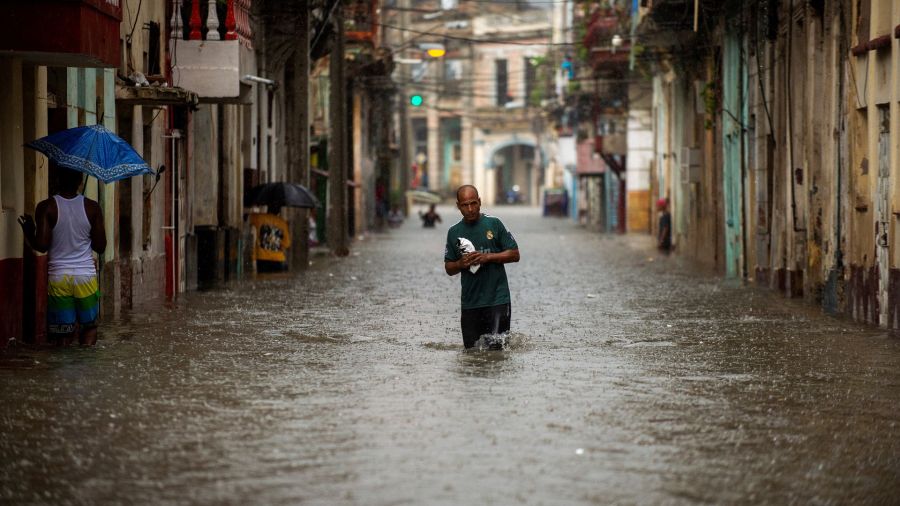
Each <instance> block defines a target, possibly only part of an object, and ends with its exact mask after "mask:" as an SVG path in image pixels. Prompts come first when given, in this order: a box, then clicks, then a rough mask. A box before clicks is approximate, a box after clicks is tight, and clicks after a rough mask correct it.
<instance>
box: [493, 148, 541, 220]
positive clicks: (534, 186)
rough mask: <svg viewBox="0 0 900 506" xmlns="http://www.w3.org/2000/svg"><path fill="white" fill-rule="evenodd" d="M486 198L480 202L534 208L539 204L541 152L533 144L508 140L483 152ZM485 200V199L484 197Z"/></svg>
mask: <svg viewBox="0 0 900 506" xmlns="http://www.w3.org/2000/svg"><path fill="white" fill-rule="evenodd" d="M485 152H486V154H487V156H486V158H485V168H486V170H485V189H484V193H485V195H483V196H482V200H486V201H487V202H490V203H498V204H504V203H508V204H513V203H519V204H526V205H537V204H538V203H539V201H540V196H539V194H538V192H539V186H540V181H539V180H538V178H539V177H540V172H541V171H540V160H543V156H541V157H540V158H537V159H536V154H537V155H540V154H541V151H540V148H539V147H538V146H536V145H535V143H534V141H530V140H525V139H517V138H515V137H514V138H512V139H507V140H505V141H502V142H498V143H495V144H493V145H491V146H490V147H489V148H488V149H487V150H485ZM485 197H486V198H485Z"/></svg>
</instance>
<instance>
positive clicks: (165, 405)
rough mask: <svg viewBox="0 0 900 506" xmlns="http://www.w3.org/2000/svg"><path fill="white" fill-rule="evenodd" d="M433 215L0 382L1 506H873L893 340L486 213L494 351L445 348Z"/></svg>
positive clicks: (898, 417)
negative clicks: (502, 282)
mask: <svg viewBox="0 0 900 506" xmlns="http://www.w3.org/2000/svg"><path fill="white" fill-rule="evenodd" d="M438 210H439V212H440V213H441V215H442V216H443V223H442V224H438V228H437V229H431V230H428V229H424V230H423V229H422V228H421V227H420V226H419V223H418V220H417V218H416V217H415V216H413V217H411V218H410V219H408V220H407V221H406V222H405V223H404V225H403V226H402V227H401V228H399V229H394V230H390V231H387V232H384V233H376V234H372V235H370V236H367V237H366V238H364V239H363V240H360V241H357V243H356V244H355V245H354V248H353V254H352V255H351V256H350V257H347V258H344V259H336V258H331V257H328V256H325V255H314V256H313V259H312V261H313V265H312V267H311V268H310V270H309V271H308V272H307V273H305V274H302V275H298V276H295V275H283V274H274V275H265V276H264V275H260V276H259V277H257V278H256V279H250V280H247V281H243V282H238V283H235V284H232V285H230V286H228V287H226V288H222V289H217V290H214V291H206V292H194V293H188V294H185V296H184V297H182V298H181V299H180V300H179V302H178V304H177V305H174V306H161V305H160V306H149V307H144V308H141V309H139V310H135V311H134V312H133V313H132V314H129V315H127V316H125V317H123V318H122V319H121V320H120V321H115V322H110V321H106V322H104V324H103V326H102V327H101V333H100V338H101V340H100V342H99V344H98V346H97V347H96V348H93V349H78V348H72V349H66V350H51V351H29V350H19V351H18V354H19V358H18V359H17V360H15V361H10V362H8V363H7V364H6V367H4V368H3V369H0V378H2V380H0V383H2V385H3V387H2V389H0V406H2V414H0V462H3V464H2V470H3V472H2V473H0V502H3V503H4V504H21V503H36V502H40V503H49V504H110V503H117V504H188V503H192V504H285V505H288V504H322V505H325V504H327V505H333V504H498V505H499V504H546V505H559V504H616V503H620V504H690V503H713V504H727V503H732V504H734V503H739V504H740V503H767V504H787V503H801V504H808V503H815V504H848V503H862V504H887V503H892V502H895V501H896V500H897V493H898V490H900V411H898V409H897V406H898V405H900V341H898V339H897V338H896V337H894V336H893V335H890V334H888V333H887V331H885V330H883V329H876V328H872V327H867V326H863V325H860V324H857V323H853V322H852V321H850V320H849V319H846V318H834V317H830V316H824V315H822V314H821V312H820V310H819V309H818V308H816V307H815V306H813V305H811V304H809V303H806V302H801V301H795V300H790V299H785V298H783V297H781V296H779V295H777V294H774V293H771V292H769V291H766V290H763V289H754V288H748V287H745V286H741V285H740V284H737V283H735V282H729V281H726V280H723V279H721V278H718V277H716V276H714V275H712V274H710V275H706V274H703V273H697V272H695V271H691V269H690V267H689V265H688V264H687V263H686V261H685V260H684V259H683V258H679V257H675V256H672V257H660V256H659V255H658V254H657V252H656V251H655V249H653V245H652V239H651V238H650V237H648V236H645V235H641V236H611V235H601V234H596V233H592V232H588V231H586V230H584V229H582V228H579V227H578V226H577V225H575V224H574V223H573V222H572V221H571V220H568V219H556V218H543V217H541V216H540V214H539V210H538V209H537V208H532V207H496V208H486V209H485V210H486V212H488V213H491V214H495V215H497V216H499V217H500V218H501V219H503V220H504V221H505V223H506V224H507V225H508V227H509V228H510V230H511V231H512V232H513V234H514V235H515V237H516V239H517V241H518V243H519V245H520V248H521V255H522V260H521V262H520V263H518V264H511V265H509V266H508V267H507V272H508V274H509V281H510V289H511V291H512V297H513V302H512V311H513V324H512V330H513V335H512V337H511V344H510V347H509V349H508V350H505V351H502V352H488V351H485V352H470V353H466V352H463V349H462V339H461V337H460V335H459V278H458V277H452V278H451V277H448V276H447V275H446V274H445V273H444V270H443V263H442V258H443V244H444V239H445V233H446V229H447V228H448V227H449V226H450V225H452V224H453V223H455V222H456V220H457V219H458V217H459V214H458V212H457V211H456V210H455V209H454V208H452V207H450V206H443V207H440V208H439V209H438Z"/></svg>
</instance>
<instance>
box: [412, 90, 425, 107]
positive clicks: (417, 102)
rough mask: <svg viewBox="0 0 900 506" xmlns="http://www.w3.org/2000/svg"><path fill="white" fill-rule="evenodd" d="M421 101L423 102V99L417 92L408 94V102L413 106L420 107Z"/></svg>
mask: <svg viewBox="0 0 900 506" xmlns="http://www.w3.org/2000/svg"><path fill="white" fill-rule="evenodd" d="M423 102H425V99H423V98H422V95H419V94H418V93H416V94H415V95H410V96H409V103H410V105H412V106H413V107H421V105H422V103H423Z"/></svg>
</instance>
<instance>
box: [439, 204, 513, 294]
mask: <svg viewBox="0 0 900 506" xmlns="http://www.w3.org/2000/svg"><path fill="white" fill-rule="evenodd" d="M460 237H464V238H466V239H468V240H470V241H472V244H473V245H474V246H475V250H476V251H480V252H482V253H500V252H501V251H506V250H510V249H519V245H518V244H516V240H515V239H513V236H512V234H510V233H509V231H508V230H506V227H505V226H503V222H501V221H500V220H499V219H498V218H495V217H493V216H488V215H486V214H482V215H481V217H480V218H478V221H476V222H475V223H472V224H469V223H466V221H465V220H460V222H459V223H457V224H456V225H453V226H452V227H450V230H448V231H447V245H446V247H445V248H444V261H445V262H455V261H457V260H459V259H460V258H462V253H461V252H460V250H459V241H458V239H459V238H460ZM460 275H461V276H462V280H461V282H462V308H463V309H475V308H479V307H489V306H497V305H500V304H509V283H508V282H507V280H506V268H505V267H504V266H503V264H495V263H488V264H482V265H481V267H479V268H478V271H477V272H476V273H475V274H472V273H471V272H469V269H463V271H462V272H461V273H460Z"/></svg>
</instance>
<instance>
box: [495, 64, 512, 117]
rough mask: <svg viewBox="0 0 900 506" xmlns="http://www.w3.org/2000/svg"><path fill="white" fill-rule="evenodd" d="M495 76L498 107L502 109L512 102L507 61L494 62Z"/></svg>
mask: <svg viewBox="0 0 900 506" xmlns="http://www.w3.org/2000/svg"><path fill="white" fill-rule="evenodd" d="M494 75H495V76H496V81H497V105H499V106H501V107H502V106H504V105H505V104H506V103H507V102H509V101H510V96H509V73H508V72H507V70H506V60H494Z"/></svg>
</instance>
